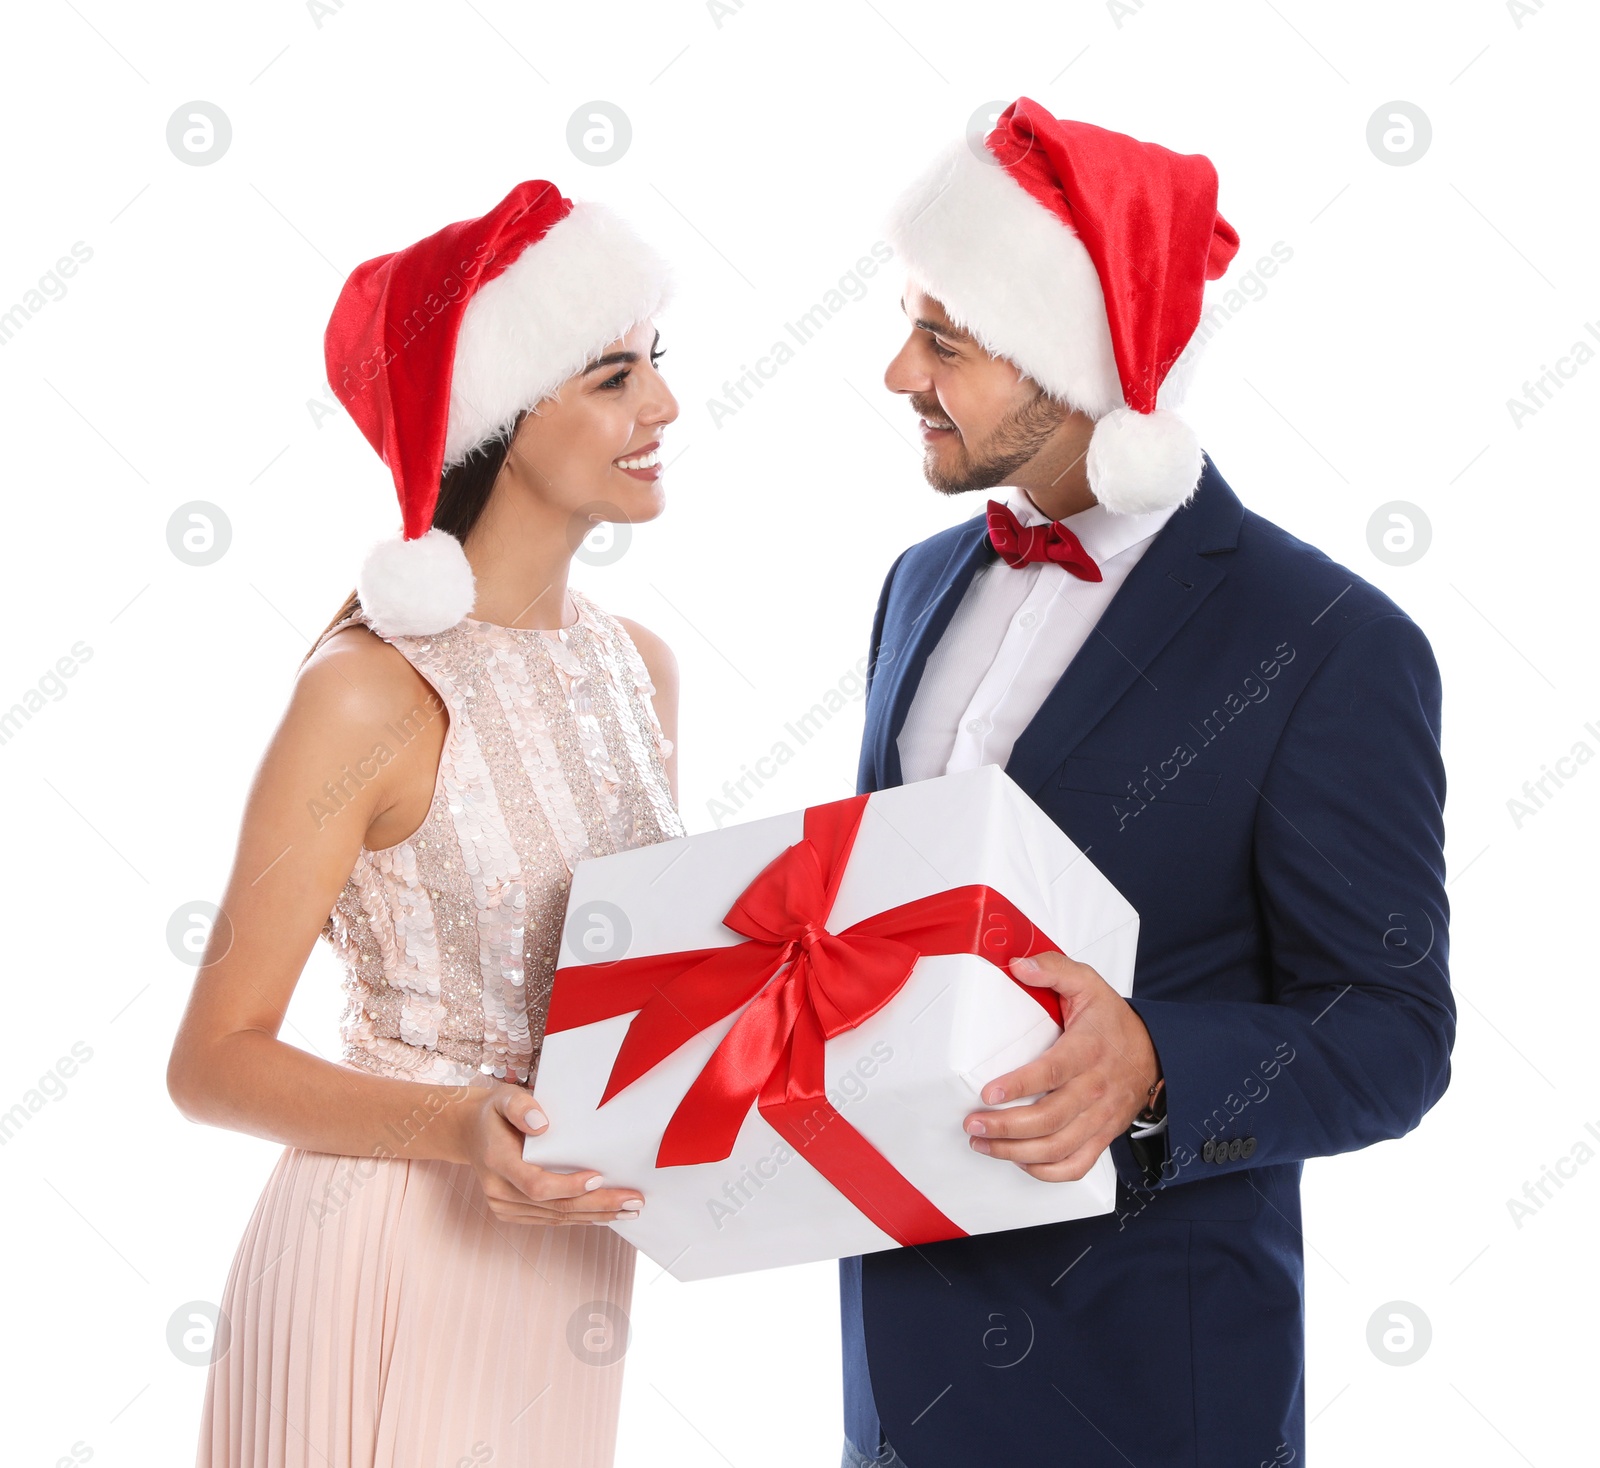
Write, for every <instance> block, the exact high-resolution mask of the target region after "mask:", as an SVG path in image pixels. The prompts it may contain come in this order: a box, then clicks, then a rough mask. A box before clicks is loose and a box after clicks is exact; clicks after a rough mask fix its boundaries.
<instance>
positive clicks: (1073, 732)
mask: <svg viewBox="0 0 1600 1468" xmlns="http://www.w3.org/2000/svg"><path fill="white" fill-rule="evenodd" d="M1243 514H1244V507H1243V506H1242V505H1241V504H1240V503H1239V501H1238V499H1237V498H1236V497H1235V495H1234V493H1233V491H1232V490H1231V489H1229V488H1228V486H1227V484H1226V483H1225V482H1224V481H1223V478H1222V476H1221V475H1220V474H1218V473H1217V472H1216V470H1215V469H1214V468H1213V467H1212V465H1211V461H1210V459H1209V458H1208V459H1207V460H1206V461H1205V469H1204V472H1203V473H1202V475H1201V479H1200V486H1199V488H1198V489H1197V490H1196V492H1195V497H1194V499H1193V500H1191V501H1190V502H1189V504H1188V505H1186V506H1185V507H1184V508H1183V509H1181V510H1179V511H1178V512H1177V513H1176V514H1175V515H1173V517H1172V518H1171V519H1170V520H1168V521H1167V523H1166V524H1165V525H1164V526H1162V528H1161V531H1160V533H1159V534H1158V535H1157V536H1156V538H1155V540H1154V542H1153V543H1152V544H1151V546H1150V548H1149V549H1148V550H1147V551H1146V552H1145V553H1144V555H1143V556H1142V557H1140V560H1139V564H1138V565H1137V566H1135V567H1134V568H1133V570H1132V571H1131V572H1130V573H1129V575H1128V579H1127V580H1126V581H1125V582H1123V584H1122V586H1121V587H1120V588H1119V590H1118V591H1117V594H1116V595H1115V596H1114V597H1113V598H1112V599H1111V604H1110V605H1109V606H1108V607H1107V608H1106V609H1105V611H1104V613H1102V615H1101V617H1100V620H1099V622H1098V623H1097V624H1096V626H1095V629H1094V631H1093V632H1092V633H1091V634H1090V636H1089V640H1088V641H1087V642H1086V643H1085V644H1084V645H1083V647H1082V648H1081V649H1080V650H1079V651H1078V653H1077V655H1076V656H1075V657H1074V658H1073V659H1072V661H1071V662H1070V663H1069V664H1068V665H1067V669H1066V671H1065V672H1064V673H1063V674H1062V675H1061V677H1060V678H1059V679H1058V680H1057V681H1056V685H1055V687H1054V688H1052V689H1051V690H1050V693H1049V695H1048V696H1047V697H1046V698H1045V701H1044V702H1043V704H1041V705H1040V707H1039V711H1038V713H1037V714H1035V715H1034V717H1033V719H1032V721H1031V722H1030V723H1029V724H1028V726H1027V728H1026V729H1024V730H1023V731H1022V733H1021V735H1020V736H1019V737H1018V739H1017V742H1016V744H1015V745H1014V746H1013V747H1012V751H1011V758H1010V760H1009V761H1008V762H1007V764H1006V773H1007V774H1008V775H1010V776H1011V778H1012V779H1013V780H1015V781H1016V782H1017V784H1018V785H1019V786H1021V787H1022V789H1023V790H1025V791H1026V792H1027V793H1028V794H1029V795H1033V794H1035V793H1036V792H1037V790H1038V788H1039V787H1040V785H1042V784H1043V783H1044V781H1045V779H1046V777H1047V776H1048V775H1049V774H1050V772H1051V771H1052V770H1054V769H1055V768H1056V767H1057V766H1058V765H1059V764H1060V763H1061V761H1062V760H1064V759H1065V758H1066V757H1067V756H1068V755H1069V754H1071V753H1072V751H1073V750H1074V749H1075V748H1076V747H1077V746H1078V745H1079V744H1080V743H1081V742H1082V741H1083V739H1084V738H1085V737H1086V736H1087V735H1088V734H1089V732H1090V731H1091V730H1092V729H1093V728H1094V727H1095V725H1096V724H1098V723H1099V722H1100V721H1101V720H1102V719H1103V718H1104V717H1105V716H1106V714H1108V713H1109V712H1110V711H1111V709H1112V708H1113V706H1114V705H1115V704H1116V702H1117V700H1118V699H1120V698H1121V697H1122V696H1123V694H1125V693H1126V692H1127V691H1128V689H1129V688H1130V687H1132V686H1133V685H1134V684H1135V683H1138V682H1140V681H1141V680H1143V682H1145V683H1146V684H1149V685H1150V686H1151V687H1152V688H1154V686H1155V685H1154V684H1152V683H1151V682H1150V678H1149V675H1148V673H1147V672H1146V671H1145V670H1146V669H1147V668H1148V667H1149V665H1150V664H1151V663H1152V662H1153V661H1154V660H1155V657H1156V655H1157V654H1158V653H1159V652H1160V651H1161V649H1162V648H1164V647H1165V646H1166V645H1167V643H1168V642H1170V641H1171V640H1172V638H1173V636H1174V635H1175V634H1176V633H1177V631H1178V629H1179V628H1181V627H1182V626H1183V624H1184V623H1185V622H1187V621H1188V620H1189V618H1190V617H1192V616H1193V615H1194V614H1195V612H1196V611H1197V610H1198V609H1199V607H1200V604H1201V603H1202V602H1203V601H1204V600H1205V599H1206V597H1207V596H1209V595H1210V594H1211V592H1212V591H1213V590H1215V589H1216V587H1217V586H1218V585H1219V584H1220V583H1221V581H1222V580H1223V578H1224V577H1225V576H1226V574H1227V569H1226V566H1227V557H1226V556H1225V555H1219V554H1218V552H1223V551H1229V550H1232V549H1233V548H1234V547H1235V546H1236V545H1237V543H1238V530H1239V524H1240V521H1241V520H1242V518H1243ZM1157 691H1159V690H1157Z"/></svg>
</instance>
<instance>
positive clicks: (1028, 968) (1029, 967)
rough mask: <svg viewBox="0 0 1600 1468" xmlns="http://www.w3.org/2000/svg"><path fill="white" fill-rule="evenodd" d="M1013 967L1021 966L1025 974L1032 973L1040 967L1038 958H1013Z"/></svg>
mask: <svg viewBox="0 0 1600 1468" xmlns="http://www.w3.org/2000/svg"><path fill="white" fill-rule="evenodd" d="M1011 967H1012V968H1014V969H1016V968H1019V969H1021V970H1022V971H1023V973H1025V974H1031V973H1032V972H1033V971H1034V970H1035V969H1036V968H1038V967H1039V960H1038V959H1037V958H1013V959H1012V960H1011Z"/></svg>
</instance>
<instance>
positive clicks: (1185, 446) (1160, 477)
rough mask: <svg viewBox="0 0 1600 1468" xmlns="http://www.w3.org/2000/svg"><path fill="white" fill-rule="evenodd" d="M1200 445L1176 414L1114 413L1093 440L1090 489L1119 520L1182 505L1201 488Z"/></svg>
mask: <svg viewBox="0 0 1600 1468" xmlns="http://www.w3.org/2000/svg"><path fill="white" fill-rule="evenodd" d="M1204 468H1205V460H1204V458H1203V457H1202V455H1201V452H1200V440H1199V439H1198V438H1196V437H1195V432H1194V429H1192V428H1190V427H1189V425H1188V424H1187V423H1185V422H1184V421H1183V419H1182V418H1180V417H1179V416H1178V415H1177V414H1176V413H1171V412H1168V411H1167V410H1166V409H1164V408H1157V409H1156V410H1155V412H1153V413H1135V412H1134V411H1133V409H1131V408H1113V409H1112V410H1111V411H1110V412H1109V413H1107V414H1106V415H1105V417H1103V418H1101V419H1099V420H1098V421H1097V422H1096V423H1095V425H1094V433H1093V434H1092V435H1091V436H1090V438H1089V462H1088V470H1089V488H1090V490H1091V491H1092V492H1093V494H1094V497H1095V498H1096V499H1097V500H1099V501H1100V503H1101V504H1102V505H1104V506H1105V507H1106V508H1107V509H1108V510H1110V511H1111V513H1112V514H1113V515H1147V514H1149V513H1150V512H1151V511H1153V510H1166V509H1171V508H1172V507H1174V506H1176V505H1181V504H1183V503H1184V501H1186V500H1187V499H1188V498H1189V496H1190V495H1192V494H1193V493H1194V490H1195V486H1196V485H1197V484H1199V482H1200V473H1201V470H1202V469H1204Z"/></svg>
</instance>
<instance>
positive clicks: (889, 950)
mask: <svg viewBox="0 0 1600 1468" xmlns="http://www.w3.org/2000/svg"><path fill="white" fill-rule="evenodd" d="M866 808H867V797H866V796H865V795H858V796H855V797H853V798H851V799H849V800H840V801H834V802H832V803H831V804H828V805H820V806H813V807H811V808H810V809H809V810H807V811H806V813H805V835H804V837H803V839H801V840H800V841H797V842H796V843H795V844H794V845H793V846H790V847H788V848H787V849H786V850H784V851H783V852H781V853H780V854H779V855H778V857H777V858H776V859H775V860H773V861H772V862H771V863H769V864H768V865H767V867H766V868H765V869H764V870H763V871H762V872H761V873H760V874H759V875H758V876H757V877H756V879H755V880H754V881H753V882H751V884H750V885H749V886H748V887H747V888H746V889H745V890H744V892H743V893H742V894H741V895H740V897H739V899H738V901H736V902H735V903H734V904H733V907H732V908H731V909H730V910H729V912H728V914H727V916H726V917H725V918H724V919H723V922H724V923H725V924H726V925H727V926H728V927H730V928H732V929H733V931H734V932H736V933H743V934H744V935H745V936H746V940H747V941H745V942H743V943H738V944H735V945H733V946H732V947H724V948H700V949H694V950H691V951H688V952H684V953H661V954H649V955H646V956H643V957H639V958H624V959H619V960H618V961H617V962H615V963H597V964H585V965H579V966H577V967H573V968H563V969H560V970H559V971H558V972H557V974H556V978H555V988H554V991H553V993H552V995H551V999H550V1012H549V1019H548V1022H547V1024H546V1033H548V1034H554V1033H558V1032H559V1031H562V1030H568V1029H576V1028H579V1027H580V1026H583V1025H588V1024H594V1023H596V1022H598V1021H599V1020H602V1019H610V1018H613V1017H614V1016H616V1015H620V1014H627V1013H629V1012H631V1011H633V1010H638V1013H637V1014H635V1015H634V1017H633V1021H632V1023H631V1024H630V1025H629V1026H628V1032H627V1034H626V1035H625V1036H624V1038H623V1041H622V1045H621V1047H620V1048H619V1049H618V1051H617V1056H616V1060H615V1061H614V1062H613V1064H612V1067H611V1075H610V1077H609V1079H608V1080H607V1083H606V1089H605V1094H604V1095H603V1096H602V1097H601V1101H600V1104H601V1105H602V1106H603V1105H605V1103H606V1102H607V1101H609V1100H610V1099H611V1098H612V1097H613V1096H615V1095H616V1094H617V1093H618V1092H619V1091H621V1090H622V1089H623V1088H624V1087H625V1086H628V1085H629V1084H631V1083H632V1082H633V1081H635V1080H637V1079H638V1078H639V1077H640V1076H642V1075H643V1074H645V1072H646V1071H648V1070H650V1069H651V1068H652V1067H653V1066H655V1065H657V1064H658V1063H659V1062H661V1061H662V1060H664V1059H665V1058H666V1057H667V1056H669V1055H671V1054H672V1052H673V1051H675V1050H677V1049H678V1048H679V1046H681V1045H683V1044H684V1043H686V1042H687V1041H688V1040H690V1039H691V1038H692V1037H693V1036H695V1035H696V1034H698V1033H699V1032H700V1031H702V1030H704V1029H707V1028H709V1027H710V1026H711V1025H714V1024H715V1023H717V1021H718V1020H720V1019H723V1018H725V1017H726V1016H727V1015H729V1014H731V1013H733V1011H734V1010H736V1009H738V1008H740V1006H744V1012H743V1013H742V1014H741V1015H740V1016H739V1018H738V1019H737V1020H735V1021H734V1023H733V1027H732V1028H731V1029H730V1030H729V1031H728V1033H727V1034H726V1035H725V1036H724V1037H723V1039H722V1042H721V1043H720V1044H719V1045H718V1046H717V1048H716V1049H715V1050H714V1051H713V1052H712V1055H711V1058H710V1060H709V1061H708V1062H707V1063H706V1065H705V1068H704V1069H703V1070H702V1071H701V1072H700V1074H699V1075H698V1076H696V1077H695V1080H694V1082H693V1084H692V1085H691V1086H690V1087H689V1090H688V1092H687V1093H686V1094H685V1095H684V1097H683V1100H682V1101H681V1102H680V1103H679V1105H678V1108H677V1110H676V1111H674V1112H673V1114H672V1118H671V1120H670V1121H669V1122H668V1123H667V1126H666V1130H665V1133H664V1134H663V1136H662V1139H661V1146H660V1149H659V1151H658V1153H657V1155H656V1165H657V1166H658V1167H683V1166H688V1165H691V1164H694V1163H700V1162H716V1161H720V1160H721V1159H723V1158H725V1157H727V1156H728V1155H729V1154H730V1153H731V1152H732V1151H733V1147H734V1142H735V1140H736V1139H737V1137H738V1134H739V1129H740V1127H741V1126H742V1125H743V1124H744V1120H745V1118H746V1117H747V1116H748V1115H749V1111H750V1106H751V1103H752V1102H754V1103H755V1104H756V1105H757V1107H758V1109H759V1110H760V1112H761V1115H762V1116H763V1117H764V1118H765V1119H766V1120H767V1122H768V1123H769V1124H770V1125H771V1126H772V1127H773V1129H774V1130H776V1131H777V1132H778V1133H779V1134H780V1135H781V1136H782V1137H783V1138H784V1139H785V1141H787V1142H788V1143H789V1144H790V1145H791V1146H793V1147H794V1148H795V1149H796V1150H797V1151H799V1152H800V1153H801V1154H802V1155H803V1156H804V1157H805V1158H806V1160H807V1161H808V1162H810V1163H811V1165H812V1166H813V1167H815V1168H816V1169H817V1171H819V1172H820V1173H822V1175H823V1176H824V1177H826V1178H827V1179H828V1181H829V1182H830V1183H832V1184H833V1185H834V1187H836V1188H837V1189H838V1190H839V1191H840V1192H841V1193H843V1194H844V1195H845V1196H846V1197H848V1198H849V1199H850V1201H851V1202H852V1203H854V1204H855V1206H856V1207H857V1208H859V1209H860V1210H861V1211H862V1212H863V1213H865V1214H866V1215H867V1216H868V1217H869V1218H871V1219H872V1220H873V1222H874V1223H876V1224H877V1225H878V1226H879V1227H880V1228H882V1229H883V1230H884V1231H885V1232H886V1233H888V1234H889V1235H890V1236H891V1237H893V1238H894V1239H896V1240H897V1241H898V1242H899V1243H901V1244H908V1243H929V1242H932V1241H934V1240H937V1239H947V1238H956V1237H960V1236H961V1235H962V1233H963V1230H962V1229H961V1228H959V1227H958V1226H957V1225H956V1224H954V1223H952V1222H951V1220H950V1219H948V1218H946V1217H945V1216H944V1215H943V1214H942V1213H940V1212H939V1210H938V1209H937V1208H935V1207H934V1205H933V1204H932V1203H931V1202H929V1201H928V1199H927V1198H925V1197H924V1196H923V1195H922V1194H921V1193H919V1192H917V1190H916V1189H915V1188H913V1187H912V1186H911V1184H910V1183H909V1182H907V1181H906V1179H905V1178H904V1177H902V1176H901V1175H900V1173H899V1172H898V1171H897V1170H896V1169H895V1168H894V1167H893V1166H892V1165H891V1164H890V1163H889V1162H888V1160H887V1159H886V1158H884V1156H883V1155H882V1153H880V1152H879V1151H878V1150H877V1149H876V1148H874V1147H873V1146H872V1144H871V1143H870V1142H868V1141H867V1139H866V1138H865V1137H863V1136H862V1135H861V1134H860V1133H859V1132H857V1131H856V1130H855V1128H854V1127H852V1126H851V1125H850V1124H849V1123H848V1122H847V1121H845V1120H844V1118H843V1117H841V1116H840V1115H839V1113H838V1112H837V1111H836V1110H835V1109H834V1107H833V1106H832V1104H831V1103H830V1102H829V1101H828V1099H827V1096H826V1094H825V1090H824V1076H823V1071H824V1058H825V1046H826V1043H827V1041H828V1040H830V1039H832V1038H833V1037H834V1036H836V1035H841V1034H843V1033H845V1032H846V1031H847V1030H851V1029H854V1028H855V1027H856V1026H858V1025H860V1024H862V1023H864V1022H865V1021H866V1020H868V1019H870V1018H871V1017H872V1016H873V1015H874V1014H876V1013H877V1012H878V1011H879V1010H880V1009H882V1008H883V1007H884V1005H886V1004H888V1003H889V1001H890V1000H891V999H893V998H894V997H895V995H896V994H898V993H899V992H900V990H901V989H902V988H903V987H904V986H905V983H906V981H907V980H908V979H909V978H910V977H911V970H912V968H913V967H914V966H915V965H916V962H917V959H918V958H919V957H921V956H922V955H923V954H927V953H975V954H978V955H979V956H981V957H983V958H986V959H988V960H989V961H990V962H991V963H993V964H995V965H996V966H997V967H998V968H999V969H1000V971H1001V972H1002V973H1004V974H1006V976H1007V977H1008V978H1010V977H1011V974H1010V971H1009V969H1008V968H1007V967H1006V966H1007V964H1009V963H1010V961H1011V959H1013V958H1016V957H1025V956H1026V957H1031V956H1032V955H1034V954H1036V953H1045V952H1050V951H1052V950H1053V949H1054V948H1055V945H1054V944H1053V943H1052V942H1051V941H1050V939H1049V938H1048V937H1046V936H1045V935H1044V934H1043V933H1041V932H1039V930H1038V929H1037V928H1035V927H1034V925H1033V924H1032V923H1031V922H1029V921H1028V919H1027V918H1026V917H1024V916H1023V914H1022V913H1021V912H1020V911H1019V910H1018V909H1017V908H1016V907H1015V906H1014V905H1013V904H1012V903H1011V902H1010V901H1009V900H1007V899H1006V898H1005V897H1003V896H1002V895H1001V894H1000V893H998V892H995V891H994V890H993V889H991V888H989V887H984V886H969V887H958V888H954V889H952V890H949V891H946V892H937V893H934V894H932V895H931V896H929V897H923V898H918V899H917V900H915V901H913V902H907V903H904V904H902V905H901V906H899V907H895V908H890V909H889V910H887V911H886V912H881V913H877V914H875V915H873V916H872V917H869V918H865V919H863V920H862V921H861V922H859V923H855V924H853V925H852V926H851V927H849V928H846V929H845V930H844V931H843V932H842V933H833V932H830V931H829V930H828V929H827V927H826V926H825V924H826V922H827V918H828V914H829V912H830V911H831V910H832V907H833V903H834V898H835V897H836V896H837V894H838V890H839V883H840V881H841V880H842V878H843V876H844V871H845V866H846V864H847V863H848V861H849V857H850V850H851V847H852V846H853V845H854V843H855V837H856V831H857V829H858V828H859V826H860V823H861V819H862V816H863V814H864V813H865V811H866ZM1019 987H1021V988H1022V990H1023V992H1024V993H1026V994H1029V995H1030V996H1032V997H1033V998H1034V999H1035V1000H1037V1001H1038V1003H1039V1004H1040V1005H1041V1006H1042V1007H1043V1008H1044V1010H1045V1012H1046V1013H1047V1014H1049V1015H1050V1017H1051V1018H1052V1019H1053V1020H1055V1021H1056V1023H1057V1024H1060V1023H1061V1006H1060V1001H1059V999H1058V997H1057V996H1056V994H1055V992H1054V991H1053V990H1049V989H1035V988H1031V987H1029V986H1027V985H1021V986H1019Z"/></svg>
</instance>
